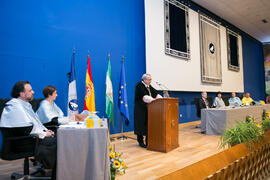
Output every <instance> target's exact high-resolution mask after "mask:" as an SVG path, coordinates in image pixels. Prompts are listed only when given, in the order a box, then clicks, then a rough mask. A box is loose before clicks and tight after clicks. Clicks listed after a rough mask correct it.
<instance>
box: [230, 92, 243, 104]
mask: <svg viewBox="0 0 270 180" xmlns="http://www.w3.org/2000/svg"><path fill="white" fill-rule="evenodd" d="M229 104H230V106H240V105H241V104H242V101H241V100H240V98H239V97H237V96H236V94H235V92H232V97H230V99H229Z"/></svg>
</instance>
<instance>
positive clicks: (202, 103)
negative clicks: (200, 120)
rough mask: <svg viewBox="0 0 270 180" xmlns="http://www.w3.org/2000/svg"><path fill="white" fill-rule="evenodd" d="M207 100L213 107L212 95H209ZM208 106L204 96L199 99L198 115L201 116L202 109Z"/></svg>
mask: <svg viewBox="0 0 270 180" xmlns="http://www.w3.org/2000/svg"><path fill="white" fill-rule="evenodd" d="M207 101H208V106H209V107H211V106H212V98H211V97H207ZM205 108H206V104H205V102H204V100H203V99H202V98H200V99H199V100H198V104H197V116H198V117H201V109H205Z"/></svg>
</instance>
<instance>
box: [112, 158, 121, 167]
mask: <svg viewBox="0 0 270 180" xmlns="http://www.w3.org/2000/svg"><path fill="white" fill-rule="evenodd" d="M120 165H121V164H120V162H119V161H117V160H115V161H114V162H113V166H114V167H115V168H119V167H120Z"/></svg>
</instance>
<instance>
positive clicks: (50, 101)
mask: <svg viewBox="0 0 270 180" xmlns="http://www.w3.org/2000/svg"><path fill="white" fill-rule="evenodd" d="M43 95H44V97H45V99H44V100H43V101H42V102H41V103H40V106H39V108H38V110H37V114H38V116H39V119H40V121H41V122H42V123H43V124H44V125H59V124H65V123H68V122H69V121H74V120H75V116H70V117H66V116H64V113H63V111H62V110H61V109H60V108H59V107H58V106H57V105H56V104H55V103H54V100H55V99H56V97H57V92H56V88H55V87H53V86H46V87H45V88H44V89H43Z"/></svg>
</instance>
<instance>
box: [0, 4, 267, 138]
mask: <svg viewBox="0 0 270 180" xmlns="http://www.w3.org/2000/svg"><path fill="white" fill-rule="evenodd" d="M0 27H1V28H0V67H1V71H0V83H1V84H2V86H1V89H0V98H6V97H10V91H11V88H12V86H13V85H14V83H15V82H16V81H18V80H29V81H30V82H31V84H32V87H33V89H34V91H35V97H36V98H41V97H43V96H42V89H43V87H44V86H46V85H49V84H51V85H54V86H56V88H57V89H58V98H57V100H56V103H57V104H58V105H59V106H60V108H61V109H62V110H63V111H64V113H66V104H67V93H68V84H67V82H68V78H67V72H68V71H69V70H70V63H71V57H72V48H73V47H75V48H76V55H75V61H76V62H75V65H76V76H77V77H76V79H77V92H78V100H79V109H80V111H82V108H83V99H84V89H85V73H86V66H87V52H88V50H89V52H90V58H91V66H92V74H93V81H94V86H95V93H96V94H95V95H96V109H97V110H98V111H99V114H98V115H99V116H101V117H103V116H104V117H106V115H105V77H106V70H107V62H108V61H107V55H108V53H110V54H111V64H112V81H113V90H114V118H115V126H114V127H111V133H119V132H120V130H121V126H120V113H119V110H118V108H117V98H118V97H117V94H118V85H119V80H120V68H121V56H125V58H126V59H125V66H126V76H127V77H126V80H127V90H128V102H129V113H130V125H129V126H124V131H132V130H133V108H134V87H135V84H136V82H137V81H139V80H140V77H141V75H142V74H143V73H144V72H145V25H144V1H143V0H140V1H138V0H136V1H135V0H134V1H125V0H118V1H109V0H104V1H98V0H91V1H86V0H76V1H75V0H65V1H64V0H58V1H52V0H48V1H36V0H27V1H20V0H14V1H0ZM153 33H154V32H153ZM242 38H243V58H244V76H245V77H244V81H245V91H249V92H250V93H251V95H252V97H254V98H255V99H257V98H259V99H263V98H264V69H263V57H262V45H261V43H259V42H257V41H254V40H253V39H251V38H249V37H245V35H242ZM171 95H172V96H174V97H179V98H180V102H179V113H180V114H182V117H181V118H180V119H179V121H180V123H183V122H190V121H195V120H198V118H197V117H196V109H195V105H194V97H198V96H200V93H199V92H171ZM210 96H213V97H214V96H215V94H214V93H211V94H210Z"/></svg>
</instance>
